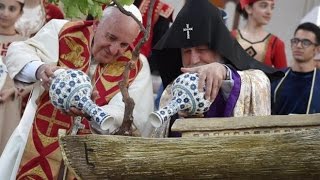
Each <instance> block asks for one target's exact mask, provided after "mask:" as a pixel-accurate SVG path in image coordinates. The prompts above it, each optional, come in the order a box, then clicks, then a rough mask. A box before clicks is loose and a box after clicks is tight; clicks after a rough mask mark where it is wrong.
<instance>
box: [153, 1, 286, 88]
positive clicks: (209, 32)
mask: <svg viewBox="0 0 320 180" xmlns="http://www.w3.org/2000/svg"><path fill="white" fill-rule="evenodd" d="M188 34H189V35H188ZM204 44H207V45H208V46H209V48H210V49H212V50H214V51H216V52H218V53H219V54H220V55H221V57H222V58H223V59H224V60H225V61H226V64H231V65H232V66H234V67H235V68H236V69H238V70H246V69H260V70H262V71H264V72H265V73H266V74H267V75H268V77H269V78H270V79H274V78H279V77H282V76H283V73H282V72H281V71H278V70H276V69H274V68H271V67H268V66H266V65H264V64H262V63H261V62H259V61H257V60H255V59H254V58H252V57H251V56H249V55H248V54H247V53H246V52H245V51H244V50H243V48H242V47H241V46H240V45H239V43H238V42H237V40H236V39H234V38H233V37H232V36H231V33H230V32H229V30H228V28H227V27H226V26H225V24H224V22H223V19H222V18H221V12H220V10H219V9H218V8H217V7H215V6H214V5H212V4H211V3H210V2H208V0H187V1H186V4H185V5H184V6H183V8H182V9H181V11H180V12H179V14H178V15H177V17H176V19H175V21H174V23H173V24H172V26H171V27H170V29H169V30H168V31H167V32H166V33H165V34H164V36H163V37H162V38H161V39H160V40H159V41H158V43H157V44H156V45H155V47H154V49H155V50H158V51H157V52H156V53H160V56H162V57H165V58H164V59H161V60H160V61H159V62H158V63H159V69H160V75H161V77H162V80H163V81H164V85H165V86H166V85H167V84H168V83H170V82H171V81H172V80H173V79H174V78H175V77H177V75H179V74H180V73H181V72H180V67H181V66H182V62H181V55H180V48H187V47H194V46H199V45H204Z"/></svg>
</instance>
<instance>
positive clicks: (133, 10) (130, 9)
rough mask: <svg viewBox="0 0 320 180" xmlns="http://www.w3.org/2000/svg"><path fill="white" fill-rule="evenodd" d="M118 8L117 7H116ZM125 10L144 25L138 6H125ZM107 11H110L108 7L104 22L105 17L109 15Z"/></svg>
mask: <svg viewBox="0 0 320 180" xmlns="http://www.w3.org/2000/svg"><path fill="white" fill-rule="evenodd" d="M110 7H114V6H110ZM114 8H117V7H114ZM123 8H124V9H125V10H126V11H128V12H131V13H132V14H133V15H134V16H135V17H136V18H137V19H138V20H139V21H140V22H141V23H142V15H141V12H140V10H139V9H138V8H137V6H135V5H134V4H131V5H130V6H127V5H124V6H123ZM107 11H108V7H106V8H105V9H104V11H103V17H102V20H103V19H104V18H105V16H106V15H107Z"/></svg>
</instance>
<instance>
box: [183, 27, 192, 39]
mask: <svg viewBox="0 0 320 180" xmlns="http://www.w3.org/2000/svg"><path fill="white" fill-rule="evenodd" d="M185 31H187V39H190V31H193V27H189V24H186V28H183V32H185Z"/></svg>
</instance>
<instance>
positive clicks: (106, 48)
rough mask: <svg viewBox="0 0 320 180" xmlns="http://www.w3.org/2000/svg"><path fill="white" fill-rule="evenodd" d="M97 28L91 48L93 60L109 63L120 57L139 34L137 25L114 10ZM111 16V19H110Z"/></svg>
mask: <svg viewBox="0 0 320 180" xmlns="http://www.w3.org/2000/svg"><path fill="white" fill-rule="evenodd" d="M112 11H115V12H114V13H111V14H110V15H109V16H108V17H107V18H106V19H104V20H103V21H102V22H100V24H99V25H98V27H97V31H96V33H95V36H94V43H93V46H92V54H93V57H94V59H95V60H96V61H97V62H99V63H103V64H106V63H110V62H112V61H114V60H116V59H117V58H118V57H120V56H121V55H122V54H123V53H124V52H125V51H126V50H127V48H128V47H129V45H130V44H132V42H133V41H134V40H135V38H136V37H137V36H138V34H139V31H140V29H139V26H138V24H137V23H136V22H135V21H134V20H133V19H132V18H131V17H129V16H126V15H124V14H122V13H121V12H120V11H119V10H118V9H114V10H112ZM110 16H112V17H110Z"/></svg>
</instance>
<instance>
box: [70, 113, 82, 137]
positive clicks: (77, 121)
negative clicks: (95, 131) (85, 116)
mask: <svg viewBox="0 0 320 180" xmlns="http://www.w3.org/2000/svg"><path fill="white" fill-rule="evenodd" d="M81 121H82V118H81V116H76V117H75V118H74V123H73V126H72V129H71V134H70V135H77V133H78V131H79V130H80V129H84V128H85V126H84V124H82V123H81Z"/></svg>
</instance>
